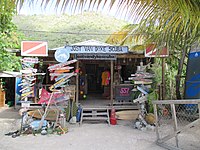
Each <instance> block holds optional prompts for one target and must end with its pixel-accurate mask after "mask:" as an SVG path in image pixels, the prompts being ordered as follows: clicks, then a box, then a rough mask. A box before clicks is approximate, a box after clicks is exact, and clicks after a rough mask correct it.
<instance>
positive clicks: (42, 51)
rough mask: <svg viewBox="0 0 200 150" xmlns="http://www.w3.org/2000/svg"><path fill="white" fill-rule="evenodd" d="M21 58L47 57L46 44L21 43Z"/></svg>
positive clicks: (34, 42)
mask: <svg viewBox="0 0 200 150" xmlns="http://www.w3.org/2000/svg"><path fill="white" fill-rule="evenodd" d="M21 56H48V47H47V42H44V41H22V42H21Z"/></svg>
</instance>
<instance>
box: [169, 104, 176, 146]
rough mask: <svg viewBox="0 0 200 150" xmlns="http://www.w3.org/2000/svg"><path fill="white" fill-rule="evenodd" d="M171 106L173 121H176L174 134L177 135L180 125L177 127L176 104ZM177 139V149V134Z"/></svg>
mask: <svg viewBox="0 0 200 150" xmlns="http://www.w3.org/2000/svg"><path fill="white" fill-rule="evenodd" d="M170 105H171V110H172V119H173V120H174V133H175V134H176V132H177V129H178V125H177V118H176V108H175V104H170ZM175 139H176V147H178V137H177V134H176V135H175Z"/></svg>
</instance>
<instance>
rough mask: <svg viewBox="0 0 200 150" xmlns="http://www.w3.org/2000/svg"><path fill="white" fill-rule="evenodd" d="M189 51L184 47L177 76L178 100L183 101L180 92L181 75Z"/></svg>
mask: <svg viewBox="0 0 200 150" xmlns="http://www.w3.org/2000/svg"><path fill="white" fill-rule="evenodd" d="M187 50H188V48H187V47H184V49H183V53H182V55H181V58H180V60H179V65H178V72H177V75H176V98H177V99H182V97H181V92H180V85H181V74H182V70H183V65H184V60H185V56H186V54H187Z"/></svg>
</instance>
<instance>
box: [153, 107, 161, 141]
mask: <svg viewBox="0 0 200 150" xmlns="http://www.w3.org/2000/svg"><path fill="white" fill-rule="evenodd" d="M153 108H154V115H155V119H156V123H155V125H156V136H157V142H159V140H160V136H159V132H158V111H157V107H156V104H153Z"/></svg>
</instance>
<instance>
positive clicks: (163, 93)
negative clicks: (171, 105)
mask: <svg viewBox="0 0 200 150" xmlns="http://www.w3.org/2000/svg"><path fill="white" fill-rule="evenodd" d="M161 88H162V100H164V99H165V58H162V87H161Z"/></svg>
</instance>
